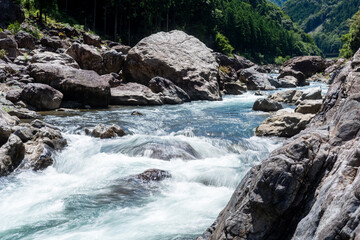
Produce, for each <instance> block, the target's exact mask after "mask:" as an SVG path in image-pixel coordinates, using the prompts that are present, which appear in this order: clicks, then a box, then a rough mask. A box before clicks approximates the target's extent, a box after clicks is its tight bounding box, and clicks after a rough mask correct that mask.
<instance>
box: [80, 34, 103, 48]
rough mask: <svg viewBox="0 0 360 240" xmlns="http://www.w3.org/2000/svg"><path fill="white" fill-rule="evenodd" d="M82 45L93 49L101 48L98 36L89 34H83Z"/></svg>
mask: <svg viewBox="0 0 360 240" xmlns="http://www.w3.org/2000/svg"><path fill="white" fill-rule="evenodd" d="M83 39H84V43H85V44H88V45H92V46H95V47H98V48H100V47H101V39H100V37H99V36H96V35H92V34H90V33H84V34H83Z"/></svg>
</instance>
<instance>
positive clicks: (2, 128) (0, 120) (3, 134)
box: [0, 109, 18, 146]
mask: <svg viewBox="0 0 360 240" xmlns="http://www.w3.org/2000/svg"><path fill="white" fill-rule="evenodd" d="M17 123H18V120H17V119H15V118H13V117H11V116H10V115H9V114H8V113H6V112H5V111H3V110H2V109H0V146H2V145H3V144H4V143H6V142H7V140H8V138H9V136H10V134H11V127H12V126H13V125H15V124H17Z"/></svg>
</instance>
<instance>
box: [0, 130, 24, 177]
mask: <svg viewBox="0 0 360 240" xmlns="http://www.w3.org/2000/svg"><path fill="white" fill-rule="evenodd" d="M24 155H25V146H24V144H23V142H22V141H21V139H20V138H19V137H18V136H16V135H14V134H12V135H10V136H9V138H8V140H7V142H6V143H5V144H4V145H2V146H1V148H0V176H6V175H9V174H10V173H11V172H12V171H14V170H15V168H17V167H18V166H19V165H20V163H21V161H22V160H23V158H24Z"/></svg>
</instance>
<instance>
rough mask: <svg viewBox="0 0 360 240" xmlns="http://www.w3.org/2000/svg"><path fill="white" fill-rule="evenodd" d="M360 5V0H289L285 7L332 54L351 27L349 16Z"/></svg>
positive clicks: (336, 51) (322, 48) (323, 49)
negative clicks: (342, 36)
mask: <svg viewBox="0 0 360 240" xmlns="http://www.w3.org/2000/svg"><path fill="white" fill-rule="evenodd" d="M359 7H360V1H359V0H288V1H286V2H285V3H284V5H283V10H284V11H285V12H286V13H287V14H288V15H289V16H290V17H291V19H292V20H293V21H294V22H296V23H298V24H299V25H300V26H301V28H302V29H303V30H304V31H305V32H307V33H310V34H311V35H312V36H313V37H314V39H315V42H316V44H317V45H318V46H319V47H320V49H321V50H322V51H323V52H324V53H325V54H333V53H338V52H339V49H340V48H341V47H342V42H341V40H340V37H341V35H343V34H346V33H347V32H348V31H349V23H348V22H349V19H350V18H351V17H352V16H353V15H354V14H355V13H356V12H357V11H358V10H359Z"/></svg>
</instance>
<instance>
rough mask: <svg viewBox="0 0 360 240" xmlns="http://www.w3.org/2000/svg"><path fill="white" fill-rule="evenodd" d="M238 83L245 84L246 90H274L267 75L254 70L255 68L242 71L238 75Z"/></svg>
mask: <svg viewBox="0 0 360 240" xmlns="http://www.w3.org/2000/svg"><path fill="white" fill-rule="evenodd" d="M239 77H240V81H241V82H243V83H245V84H246V86H247V89H248V90H274V89H275V87H274V86H272V85H271V83H270V81H269V79H270V78H271V77H270V76H269V75H268V74H265V73H260V72H258V71H256V70H255V66H254V67H251V68H247V69H244V70H242V71H241V72H240V73H239Z"/></svg>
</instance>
